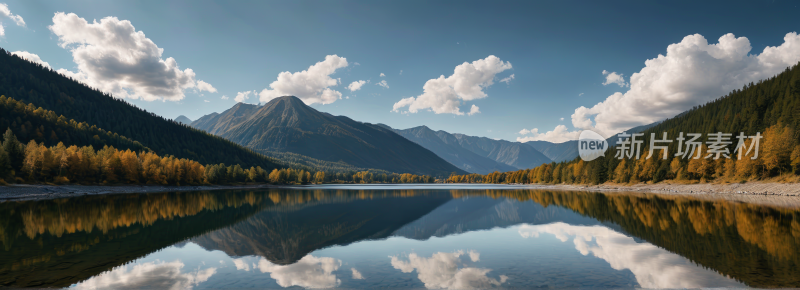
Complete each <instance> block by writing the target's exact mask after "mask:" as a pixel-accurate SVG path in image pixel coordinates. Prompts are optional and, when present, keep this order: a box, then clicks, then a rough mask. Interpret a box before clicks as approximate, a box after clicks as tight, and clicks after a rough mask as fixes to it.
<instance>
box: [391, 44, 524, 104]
mask: <svg viewBox="0 0 800 290" xmlns="http://www.w3.org/2000/svg"><path fill="white" fill-rule="evenodd" d="M507 69H511V63H509V62H503V61H502V60H500V58H498V57H496V56H494V55H490V56H488V57H486V58H485V59H479V60H476V61H473V62H472V63H468V62H465V63H463V64H460V65H458V66H456V68H455V70H454V71H453V74H452V75H450V76H449V77H445V76H444V75H442V76H439V78H436V79H430V80H428V81H427V82H425V85H424V86H423V87H422V90H423V93H422V95H419V96H417V97H408V98H404V99H401V100H400V101H398V102H397V103H395V104H394V105H393V106H392V111H394V112H400V109H402V108H405V107H408V110H407V111H404V112H410V113H416V112H418V111H419V110H424V109H430V110H432V111H433V112H434V113H436V114H444V113H448V114H456V115H463V114H464V113H463V112H461V110H460V109H459V108H458V107H459V106H460V105H461V101H462V100H463V101H472V100H475V99H480V98H485V97H486V93H484V92H483V89H484V88H487V87H489V86H491V85H492V84H494V77H495V75H496V74H498V73H500V72H502V71H505V70H507Z"/></svg>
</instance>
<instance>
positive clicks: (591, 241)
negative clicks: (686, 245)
mask: <svg viewBox="0 0 800 290" xmlns="http://www.w3.org/2000/svg"><path fill="white" fill-rule="evenodd" d="M518 232H519V234H520V236H522V237H523V238H532V237H539V235H540V234H545V233H546V234H552V235H554V236H555V237H556V238H557V239H559V240H561V241H562V242H567V241H568V240H570V239H572V240H573V243H574V244H575V249H576V250H578V252H580V253H581V254H583V255H584V256H586V255H589V254H592V255H593V256H595V257H598V258H600V259H603V260H605V261H606V262H608V263H609V264H610V265H611V268H614V269H615V270H620V271H621V270H626V269H627V270H630V271H631V272H632V273H633V275H634V276H635V277H636V281H637V282H638V283H639V286H640V287H642V288H672V289H678V288H682V289H686V288H708V287H714V288H720V287H721V288H740V287H744V285H742V284H740V283H738V282H736V281H735V280H733V279H730V278H727V277H725V276H722V275H720V274H718V273H716V272H714V271H711V270H709V269H705V268H703V267H702V266H698V265H697V264H695V263H694V262H692V261H690V260H689V259H686V258H684V257H681V256H680V255H677V254H673V253H670V252H669V251H667V250H664V249H662V248H659V247H657V246H655V245H652V244H649V243H638V242H636V241H635V240H634V239H633V238H632V237H628V236H626V235H624V234H621V233H619V232H616V231H614V230H612V229H609V228H606V227H602V226H573V225H569V224H566V223H561V222H557V223H552V224H547V225H522V226H521V227H520V228H519V230H518Z"/></svg>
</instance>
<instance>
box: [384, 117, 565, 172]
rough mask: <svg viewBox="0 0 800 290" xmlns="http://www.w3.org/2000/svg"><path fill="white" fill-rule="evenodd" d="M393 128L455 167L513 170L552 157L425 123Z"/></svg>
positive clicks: (473, 170) (522, 147)
mask: <svg viewBox="0 0 800 290" xmlns="http://www.w3.org/2000/svg"><path fill="white" fill-rule="evenodd" d="M382 126H384V128H389V127H388V126H386V125H382ZM394 131H395V132H397V133H398V134H400V135H403V136H404V137H406V138H408V139H409V140H411V141H414V142H415V143H417V144H420V145H422V146H423V147H425V148H427V149H429V150H431V151H433V152H434V153H436V155H439V157H442V158H443V159H445V160H447V161H448V162H450V163H451V164H453V165H456V166H458V168H461V169H463V170H466V171H469V172H472V173H480V174H486V173H491V172H494V171H500V172H506V171H514V170H518V169H527V168H533V167H536V166H539V165H542V164H544V163H550V162H551V161H552V160H550V158H547V156H545V155H543V154H542V153H540V152H539V151H536V149H533V147H531V146H527V145H524V144H522V143H518V142H509V141H505V140H494V139H489V138H486V137H474V136H467V135H464V134H450V133H448V132H445V131H441V130H439V131H433V130H431V129H429V128H428V127H425V126H420V127H414V128H410V129H405V130H397V129H394Z"/></svg>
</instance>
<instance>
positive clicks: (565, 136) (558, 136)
mask: <svg viewBox="0 0 800 290" xmlns="http://www.w3.org/2000/svg"><path fill="white" fill-rule="evenodd" d="M561 119H562V120H563V119H564V118H561ZM519 133H520V134H522V135H527V134H532V135H533V136H525V137H517V142H523V143H524V142H528V141H548V142H553V143H562V142H566V141H569V140H575V139H578V136H579V135H580V133H581V132H580V131H573V132H570V131H569V129H567V126H564V125H558V126H556V128H555V129H553V131H547V132H545V133H539V128H533V129H530V130H527V129H522V131H519Z"/></svg>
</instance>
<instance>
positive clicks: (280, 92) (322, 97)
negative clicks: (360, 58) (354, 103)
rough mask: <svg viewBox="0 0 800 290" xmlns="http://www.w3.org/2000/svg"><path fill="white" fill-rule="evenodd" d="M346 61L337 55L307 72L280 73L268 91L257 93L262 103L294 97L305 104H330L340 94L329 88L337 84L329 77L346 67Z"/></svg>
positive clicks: (331, 56)
mask: <svg viewBox="0 0 800 290" xmlns="http://www.w3.org/2000/svg"><path fill="white" fill-rule="evenodd" d="M347 65H348V64H347V59H346V58H343V57H339V56H338V55H328V56H326V57H325V60H324V61H321V62H318V63H316V64H314V65H312V66H310V67H308V70H304V71H301V72H296V73H291V72H288V71H286V72H282V73H280V74H278V79H277V80H276V81H274V82H272V83H271V84H269V87H270V89H264V90H262V91H261V93H259V96H260V100H261V101H262V102H265V103H266V102H269V101H270V100H272V99H274V98H279V97H283V96H295V97H298V98H300V99H301V100H303V102H305V103H306V104H309V105H310V104H315V103H320V104H330V103H333V102H335V101H336V100H337V99H339V98H341V96H342V93H340V92H338V91H335V90H332V89H330V88H329V87H332V86H336V85H338V84H339V81H337V80H336V79H334V78H331V75H332V74H333V73H334V72H336V70H337V69H340V68H343V67H347Z"/></svg>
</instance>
